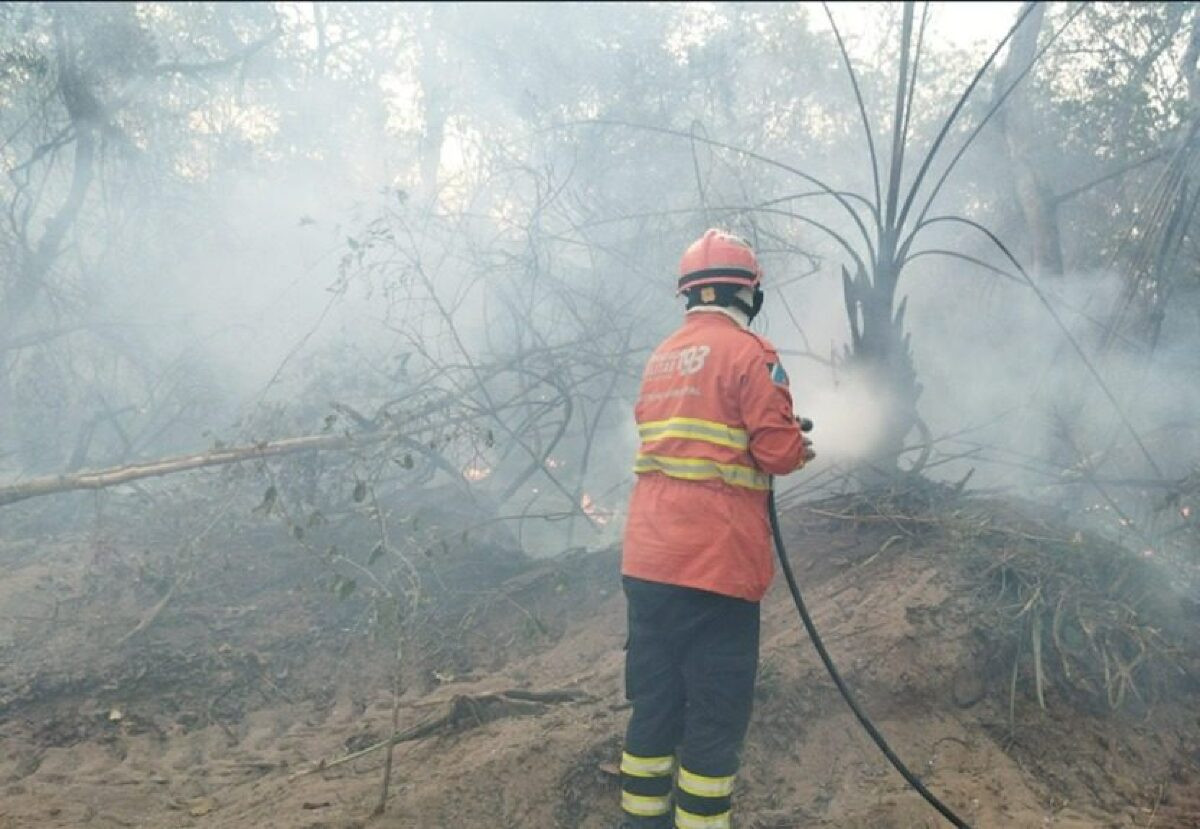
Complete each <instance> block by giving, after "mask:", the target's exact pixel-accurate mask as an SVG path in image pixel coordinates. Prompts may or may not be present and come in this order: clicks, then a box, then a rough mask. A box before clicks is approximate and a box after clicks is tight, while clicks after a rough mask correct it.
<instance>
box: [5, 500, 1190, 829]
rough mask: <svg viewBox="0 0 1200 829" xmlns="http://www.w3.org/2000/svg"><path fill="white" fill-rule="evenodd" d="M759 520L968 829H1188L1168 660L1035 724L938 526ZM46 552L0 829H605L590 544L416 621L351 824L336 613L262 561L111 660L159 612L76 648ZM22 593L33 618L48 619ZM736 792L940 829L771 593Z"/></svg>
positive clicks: (600, 584) (606, 771)
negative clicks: (780, 534)
mask: <svg viewBox="0 0 1200 829" xmlns="http://www.w3.org/2000/svg"><path fill="white" fill-rule="evenodd" d="M785 524H786V534H787V537H788V539H789V544H790V546H791V548H792V550H791V551H792V554H793V558H794V560H795V562H796V569H797V574H798V576H799V578H800V580H801V584H802V586H803V588H804V589H805V591H806V597H807V598H808V600H809V602H810V605H811V607H812V610H813V613H814V616H815V618H816V621H817V624H818V627H819V628H820V629H821V630H822V632H823V634H824V635H825V637H826V639H827V644H828V646H829V648H830V650H831V651H832V653H833V655H834V658H835V660H836V661H837V663H838V665H839V667H840V668H841V670H842V672H843V674H844V676H845V678H846V680H847V681H848V682H849V684H850V685H851V686H852V687H853V688H854V689H856V690H857V692H858V693H859V694H860V696H861V700H862V702H863V703H864V705H865V707H866V708H867V710H868V711H869V712H870V713H871V715H872V716H873V718H874V719H875V721H876V723H877V725H878V726H879V727H880V729H881V730H882V731H883V732H884V734H885V735H887V737H888V738H889V740H890V741H891V743H892V745H893V746H894V747H895V748H896V750H897V752H898V753H899V754H900V755H901V756H902V757H903V758H904V759H905V760H906V762H907V763H908V764H909V765H910V767H911V768H913V769H914V770H915V771H917V772H918V773H919V774H921V775H922V777H923V778H924V779H925V781H926V782H927V783H928V784H929V785H930V787H931V788H932V789H934V791H936V792H937V793H938V794H939V796H941V797H942V798H943V799H944V800H945V801H946V802H947V803H949V804H950V805H951V806H952V807H953V808H954V809H956V810H957V811H958V812H959V813H960V814H961V815H962V816H963V817H964V818H965V819H967V820H968V821H969V822H971V824H972V825H974V826H976V827H1046V826H1053V827H1147V826H1153V827H1156V829H1183V827H1196V826H1200V754H1198V753H1197V749H1196V747H1197V746H1198V745H1200V718H1198V716H1197V713H1196V712H1197V710H1198V708H1197V704H1196V703H1197V689H1196V685H1195V683H1194V680H1193V679H1192V678H1191V677H1192V676H1194V674H1191V675H1190V676H1189V673H1188V672H1190V671H1193V670H1194V662H1191V661H1189V660H1191V659H1192V658H1193V657H1194V654H1192V655H1189V654H1187V653H1182V654H1180V659H1179V662H1178V673H1179V675H1178V677H1177V678H1176V679H1175V680H1172V682H1171V683H1169V684H1168V685H1164V686H1163V687H1162V688H1159V689H1158V690H1157V691H1156V693H1155V695H1154V696H1153V698H1152V699H1151V698H1149V693H1148V690H1147V693H1146V696H1147V697H1148V698H1147V699H1145V700H1142V701H1141V702H1140V703H1138V701H1137V700H1133V702H1132V703H1131V704H1128V705H1125V706H1123V707H1122V708H1121V709H1120V710H1118V711H1116V712H1111V711H1108V710H1106V708H1105V707H1104V706H1094V705H1089V704H1087V701H1086V700H1084V699H1083V698H1081V697H1079V696H1078V695H1077V694H1075V693H1074V692H1073V690H1072V688H1071V686H1069V685H1067V684H1063V685H1061V686H1060V685H1057V684H1055V683H1054V682H1053V681H1052V680H1053V677H1052V676H1050V677H1047V678H1046V680H1045V686H1044V689H1043V691H1044V696H1045V705H1046V707H1045V709H1042V708H1041V706H1040V705H1039V703H1038V701H1037V698H1036V686H1035V684H1034V682H1033V678H1032V676H1031V670H1032V669H1031V667H1030V666H1029V665H1028V661H1027V660H1026V662H1024V663H1022V662H1020V661H1017V662H1016V663H1015V664H1017V666H1018V670H1017V671H1016V672H1015V673H1014V671H1013V665H1014V658H1013V656H1012V654H1009V653H1008V652H1006V651H1005V650H1004V643H1005V640H1004V638H1003V636H1001V635H1000V633H999V632H997V631H995V630H991V629H983V628H982V625H983V623H984V620H990V619H991V618H992V617H991V616H989V615H988V614H987V613H985V612H984V608H983V606H982V605H981V599H980V597H979V594H978V590H977V587H978V585H979V584H986V583H987V582H986V581H980V578H981V576H980V575H979V573H978V572H976V571H975V570H973V569H972V568H971V567H970V566H968V564H967V563H968V560H969V557H968V556H964V554H963V547H962V545H963V544H964V537H963V535H962V533H961V532H958V531H957V530H955V531H951V530H949V529H947V527H946V526H943V525H942V524H940V523H938V522H933V521H928V520H925V521H905V520H901V519H899V518H898V517H894V518H893V520H875V519H872V520H866V518H865V517H864V516H863V515H861V514H860V513H858V512H855V511H853V510H848V509H846V508H844V505H842V506H838V505H824V506H822V507H816V508H807V507H806V508H798V509H795V510H792V511H790V512H789V514H788V516H787V518H786V521H785ZM955 526H957V525H955ZM1030 534H1032V533H1030V532H1026V535H1030ZM973 538H975V537H973ZM968 541H970V539H968ZM975 542H978V538H975ZM46 549H47V547H46V545H42V551H41V552H44V551H45V550H46ZM53 550H54V555H53V557H47V556H46V555H43V554H41V553H39V554H37V555H34V554H32V551H30V550H23V551H22V550H16V549H13V550H12V551H10V555H9V556H8V558H7V559H5V562H7V563H6V564H4V567H5V572H4V573H3V579H2V580H0V585H2V586H0V607H3V608H4V613H5V614H6V617H5V621H4V625H5V626H4V627H3V629H2V633H0V706H2V707H0V827H2V829H16V827H22V829H23V828H24V827H68V826H95V827H109V826H121V827H128V826H139V827H140V826H151V827H187V826H196V827H213V829H215V828H216V827H251V826H253V827H280V828H281V829H282V828H284V827H287V828H288V829H292V828H293V827H311V828H312V829H316V827H328V828H329V829H333V828H334V827H385V826H386V827H480V828H481V829H482V827H489V828H493V827H546V829H549V828H550V827H572V828H574V829H607V827H610V826H612V825H613V824H614V822H615V821H616V820H617V819H618V817H619V814H618V810H617V782H616V779H615V777H614V775H613V769H614V764H615V761H616V759H617V758H618V755H619V751H620V736H621V734H622V731H623V728H624V724H625V721H626V718H627V716H628V710H627V707H626V704H625V701H624V699H623V694H622V677H621V671H622V658H623V654H622V649H621V648H622V644H623V641H624V602H623V599H622V597H621V596H620V593H619V585H618V581H617V578H616V575H615V573H616V566H617V554H616V551H607V552H603V553H595V554H589V555H576V556H571V557H567V558H566V559H563V560H561V561H558V562H554V563H550V564H547V563H540V564H539V563H533V562H525V563H523V564H519V563H518V562H515V560H510V561H508V562H507V564H506V565H505V566H504V567H502V568H500V569H501V570H502V571H503V572H504V574H505V575H504V577H503V578H502V579H493V580H492V581H491V582H489V588H488V589H487V590H486V591H482V592H481V591H476V592H475V593H471V594H470V595H468V594H467V593H464V594H463V596H462V597H460V598H463V603H462V604H461V606H459V607H457V609H455V610H454V612H453V613H451V612H447V613H446V614H444V615H443V616H442V617H441V619H440V621H439V623H438V625H439V627H438V628H437V630H439V631H440V637H439V636H437V635H434V633H436V631H435V630H433V629H432V628H429V629H426V630H425V633H424V636H425V639H424V640H423V641H422V644H421V647H420V648H419V649H418V650H419V654H420V656H419V657H418V656H414V661H415V662H420V664H419V665H416V666H414V667H413V670H412V673H411V675H409V676H408V677H407V679H406V682H405V685H406V691H405V693H404V696H403V698H402V700H401V702H402V704H401V707H400V719H399V723H398V725H399V730H400V732H401V733H402V734H403V735H405V736H406V739H405V740H404V741H403V742H401V743H399V744H398V745H397V746H396V748H395V754H394V767H393V774H392V795H391V799H390V801H389V806H388V810H387V812H386V814H384V815H382V816H373V815H372V810H373V808H374V805H375V803H376V801H377V799H378V791H379V785H380V776H381V775H380V770H381V767H382V760H383V754H384V752H383V751H378V750H376V751H371V752H368V753H366V754H363V755H362V756H360V757H359V758H357V759H354V760H351V761H349V762H340V763H337V764H336V765H333V764H331V763H332V761H337V760H338V759H339V758H344V757H346V756H348V755H351V754H353V753H355V752H359V751H362V750H363V749H367V748H370V747H371V746H373V745H376V744H378V743H379V742H380V741H381V740H383V739H384V738H385V737H386V736H387V735H389V734H391V733H392V720H391V717H392V697H391V693H390V691H389V686H388V683H387V677H386V670H385V669H384V668H382V667H381V666H380V665H379V664H378V662H379V660H378V656H379V652H378V650H374V649H372V648H371V647H370V646H368V645H367V644H364V643H363V642H362V637H361V636H359V635H357V634H355V632H354V630H353V628H352V626H351V627H350V629H349V630H346V629H345V628H346V625H344V624H343V622H344V621H345V619H344V618H343V616H344V615H345V614H346V613H347V612H348V611H347V609H346V608H345V607H335V608H333V609H332V610H331V609H330V606H329V602H328V600H327V597H320V596H310V595H308V594H307V593H305V592H304V591H303V590H302V589H301V588H300V587H299V586H297V585H292V586H290V587H289V586H287V585H286V584H281V583H280V582H279V581H278V573H279V572H280V571H281V570H280V568H279V567H276V568H272V567H270V566H268V564H269V562H268V561H266V560H264V561H263V563H262V564H261V566H262V567H263V568H264V570H265V571H267V574H265V575H264V577H263V579H262V581H261V584H258V585H256V586H247V585H245V584H242V585H241V587H240V588H239V589H240V591H241V592H240V593H239V592H238V590H235V589H234V582H230V584H229V585H228V589H227V590H226V591H224V592H221V591H218V595H222V596H223V602H214V601H212V600H211V599H206V600H203V601H202V600H201V599H200V598H198V597H196V596H193V597H192V598H191V599H190V600H188V601H183V602H180V603H179V604H178V606H177V607H173V608H172V609H169V610H167V609H164V610H163V611H162V613H161V615H160V617H159V618H157V619H156V620H155V623H154V624H153V625H152V626H150V627H148V628H147V629H146V630H145V631H144V632H142V633H141V634H139V635H138V636H136V637H133V638H132V639H130V640H127V641H126V642H124V643H122V644H120V645H119V646H114V645H113V642H114V641H119V639H120V637H121V636H123V635H124V634H125V633H127V632H128V630H129V629H130V621H133V622H134V623H136V622H137V620H138V619H140V618H143V616H144V614H145V612H146V609H147V608H152V607H153V605H154V601H153V600H152V599H153V597H154V596H156V595H159V596H160V595H161V593H156V592H154V591H149V592H148V593H146V594H145V595H140V596H139V595H130V597H129V601H130V603H131V604H130V607H129V608H128V612H127V614H126V616H125V617H124V622H123V623H121V624H114V626H113V629H112V630H104V629H100V632H99V633H97V631H96V628H95V626H89V625H88V622H87V620H88V619H89V618H92V619H94V620H99V619H100V618H102V617H104V618H108V617H105V616H104V614H102V613H101V611H102V609H103V608H102V607H101V606H98V605H96V604H95V602H96V601H99V600H101V599H103V598H104V597H105V596H107V597H108V600H109V601H112V600H113V597H114V596H115V595H116V594H108V593H105V591H104V590H94V589H89V588H88V587H87V585H86V579H85V578H84V577H83V575H81V574H85V573H87V572H92V570H90V569H89V568H93V565H94V561H93V560H92V559H93V558H94V555H95V552H94V550H91V549H89V545H88V544H87V543H83V542H78V543H68V542H67V541H65V540H60V541H59V542H56V543H55V545H53ZM976 552H986V553H988V554H989V555H990V554H993V553H994V552H995V551H994V550H976ZM518 564H519V566H518ZM280 566H281V567H282V565H280ZM93 569H94V568H93ZM491 572H492V573H493V575H494V573H495V572H499V571H491ZM243 581H244V580H243ZM39 584H40V585H42V587H41V588H39V587H38V585H39ZM72 591H74V592H72ZM122 595H124V594H122ZM35 596H41V597H42V598H40V599H38V600H36V601H35V600H34V598H31V597H35ZM46 596H50V597H54V596H57V597H58V599H59V602H58V606H59V607H60V610H59V616H58V617H57V621H56V622H55V623H54V624H49V623H47V622H46V621H45V614H46V612H47V608H48V607H49V608H53V607H54V606H55V602H54V601H48V600H46V599H45V597H46ZM67 596H74V597H75V598H76V600H77V601H76V602H75V604H74V605H71V606H70V607H66V605H68V604H70V603H69V602H66V603H65V599H64V597H67ZM89 602H91V603H89ZM64 607H66V609H61V608H64ZM248 607H253V608H254V610H252V611H251V610H247V609H246V608H248ZM217 608H225V610H223V611H221V613H223V614H224V617H222V616H221V615H220V614H218V613H217ZM239 612H240V614H241V615H239ZM350 615H351V616H352V614H350ZM222 618H224V620H225V621H222ZM37 619H41V620H42V621H40V622H39V621H31V620H37ZM1183 621H1185V622H1186V621H1187V620H1183ZM1191 623H1192V624H1193V625H1194V623H1195V620H1191ZM988 624H989V625H991V622H990V621H989V622H988ZM339 625H340V626H339ZM101 634H103V635H101ZM105 642H107V646H105V645H104V643H105ZM164 660H165V661H164ZM1047 661H1048V660H1047ZM71 665H75V666H76V667H75V668H74V669H71V668H70V667H69V666H71ZM1014 677H1015V679H1014ZM1142 685H1143V686H1144V687H1146V688H1147V689H1148V688H1149V686H1148V685H1146V684H1145V683H1142ZM1014 688H1015V693H1014V692H1013V689H1014ZM1134 703H1137V704H1134ZM323 760H324V761H325V762H326V763H327V765H326V766H325V767H324V768H321V767H320V765H319V764H320V763H321V762H322V761H323ZM740 780H741V783H740V788H739V793H738V795H737V810H738V813H739V815H740V819H741V824H740V825H741V826H743V827H758V828H759V829H788V828H790V827H847V828H849V829H853V827H862V829H867V828H868V827H870V829H886V828H887V827H896V828H897V829H900V828H901V827H903V828H904V829H909V827H925V826H929V827H934V826H940V825H944V824H942V822H941V821H940V819H939V818H937V816H936V814H935V813H934V812H933V811H932V810H931V809H930V808H929V807H928V806H927V805H925V804H924V802H923V801H921V800H920V799H919V797H918V796H917V795H915V794H914V793H913V792H911V791H910V790H909V789H908V788H907V787H906V786H905V784H904V782H903V780H902V779H901V778H900V777H899V776H898V775H897V774H896V773H895V772H893V771H892V770H891V769H890V767H889V766H888V765H887V764H886V761H885V760H884V759H883V757H882V756H881V755H880V754H879V752H878V751H877V750H876V749H875V747H874V746H873V744H871V743H870V741H869V739H868V738H867V736H866V735H865V734H864V733H863V732H862V730H861V729H860V728H859V726H858V725H857V723H856V722H855V721H854V719H853V717H852V715H851V714H850V713H849V711H848V710H847V709H846V707H845V705H844V704H843V702H842V701H841V699H840V697H839V696H838V695H837V693H836V691H835V690H834V688H833V686H832V684H831V683H830V682H829V681H828V678H827V677H826V676H825V675H824V669H823V668H822V667H821V666H820V664H819V662H818V661H817V659H816V656H815V653H814V652H813V650H812V648H811V646H810V645H809V644H808V643H807V641H805V640H804V638H803V635H802V631H801V630H800V628H799V624H798V621H797V620H796V618H795V611H794V609H793V608H792V606H791V603H790V599H789V597H788V596H787V595H786V592H785V591H784V590H783V589H782V585H781V584H777V585H776V588H775V589H774V590H773V592H772V593H771V595H770V596H769V597H768V599H767V602H766V612H765V618H764V644H763V659H762V666H761V674H760V680H759V684H758V698H757V701H756V710H755V717H754V722H753V725H752V728H751V732H750V735H749V739H748V742H747V747H746V754H745V762H744V770H743V773H742V775H741V778H740Z"/></svg>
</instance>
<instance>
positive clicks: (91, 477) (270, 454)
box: [0, 432, 396, 507]
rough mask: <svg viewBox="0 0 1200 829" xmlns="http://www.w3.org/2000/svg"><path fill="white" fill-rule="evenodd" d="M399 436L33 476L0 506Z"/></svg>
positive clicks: (299, 443) (0, 494)
mask: <svg viewBox="0 0 1200 829" xmlns="http://www.w3.org/2000/svg"><path fill="white" fill-rule="evenodd" d="M392 437H396V433H394V432H368V433H365V434H356V435H346V434H338V435H305V436H303V437H295V438H285V439H283V440H275V441H262V442H260V443H256V444H254V445H252V446H234V447H222V448H218V449H210V450H208V451H207V452H199V453H195V454H190V455H176V456H174V457H169V458H161V459H159V460H156V461H148V462H146V463H135V464H129V465H127V466H114V467H110V468H108V469H91V470H84V471H82V472H72V473H70V474H65V475H48V476H46V477H42V478H31V479H30V480H28V481H22V482H21V483H16V484H9V485H7V486H0V507H3V506H7V505H8V504H13V503H16V502H17V501H24V500H26V499H28V498H38V497H41V496H43V495H53V494H55V493H59V492H72V491H75V490H80V489H105V488H106V487H111V486H117V485H118V484H127V483H129V482H130V481H138V480H141V479H143V478H157V477H161V476H163V475H173V474H175V473H176V472H187V471H188V470H192V469H203V468H204V467H208V466H222V465H225V464H231V463H241V462H243V461H253V460H260V459H262V458H275V457H279V456H281V455H294V454H297V453H300V452H328V451H338V450H346V449H349V448H351V447H353V446H365V445H368V444H372V443H379V442H380V441H383V440H387V439H388V438H392Z"/></svg>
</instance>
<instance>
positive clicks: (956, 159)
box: [914, 4, 1084, 225]
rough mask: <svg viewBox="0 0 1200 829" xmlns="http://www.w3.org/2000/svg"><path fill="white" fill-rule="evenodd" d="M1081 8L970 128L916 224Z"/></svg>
mask: <svg viewBox="0 0 1200 829" xmlns="http://www.w3.org/2000/svg"><path fill="white" fill-rule="evenodd" d="M1030 8H1032V4H1031V5H1030ZM1083 8H1084V6H1083V4H1080V5H1078V6H1076V7H1075V10H1074V11H1073V12H1071V13H1070V14H1069V15H1067V19H1066V20H1065V21H1064V22H1063V24H1062V25H1061V26H1059V27H1058V29H1057V30H1055V32H1054V33H1053V34H1052V35H1051V36H1050V38H1049V39H1048V40H1047V41H1046V44H1045V45H1044V46H1042V48H1041V49H1039V50H1038V52H1037V54H1036V55H1034V56H1033V60H1031V61H1029V65H1028V66H1026V67H1025V68H1024V69H1023V70H1022V71H1021V72H1020V73H1019V74H1018V75H1017V77H1016V78H1014V79H1013V82H1012V83H1011V84H1009V85H1008V88H1007V89H1005V90H1004V93H1003V94H1002V95H1000V97H999V98H997V99H996V102H995V103H993V104H992V106H991V108H990V109H989V110H988V111H987V114H986V115H984V116H983V118H982V119H981V120H980V121H979V123H978V124H976V125H975V129H973V130H971V134H970V135H968V136H967V139H966V141H964V142H963V144H962V146H961V147H959V148H958V152H956V153H955V154H954V158H952V159H950V163H949V164H948V165H946V169H945V170H944V171H942V175H941V176H940V177H939V178H938V181H937V184H935V185H934V187H933V190H932V191H930V193H929V198H928V199H926V200H925V206H924V207H923V208H921V215H920V216H918V217H917V224H918V225H919V224H920V223H921V220H922V219H924V218H925V215H926V214H927V213H928V212H929V209H930V208H931V207H933V200H934V199H936V198H937V195H938V193H939V192H941V189H942V187H943V186H944V185H945V183H946V179H948V178H949V177H950V173H952V172H953V171H954V168H955V167H956V166H957V165H958V162H959V159H961V158H962V157H963V154H964V153H966V151H967V150H968V149H970V147H971V145H972V144H974V143H975V139H976V138H977V137H978V136H979V133H980V132H982V131H983V128H984V127H985V126H987V124H988V122H989V121H991V120H992V116H994V115H995V114H996V113H997V112H999V111H1000V107H1002V106H1004V102H1005V101H1007V100H1008V98H1009V96H1010V95H1012V94H1013V92H1015V91H1016V89H1017V87H1018V86H1019V85H1020V83H1021V81H1023V80H1024V79H1025V76H1026V75H1028V74H1029V73H1030V72H1031V71H1032V70H1033V67H1034V66H1036V65H1037V62H1038V61H1039V60H1041V58H1042V55H1044V54H1046V52H1047V50H1049V48H1050V47H1051V46H1053V45H1054V43H1055V41H1057V40H1058V38H1059V35H1061V34H1062V33H1063V32H1064V31H1065V30H1066V28H1067V27H1068V26H1070V25H1071V23H1072V22H1074V20H1075V18H1076V17H1078V16H1079V13H1080V12H1081V11H1083ZM1022 19H1024V18H1022ZM914 193H915V191H914Z"/></svg>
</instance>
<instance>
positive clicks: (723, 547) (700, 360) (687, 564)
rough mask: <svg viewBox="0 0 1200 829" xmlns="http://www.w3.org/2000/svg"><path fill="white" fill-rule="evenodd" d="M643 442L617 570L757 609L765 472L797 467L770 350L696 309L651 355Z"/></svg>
mask: <svg viewBox="0 0 1200 829" xmlns="http://www.w3.org/2000/svg"><path fill="white" fill-rule="evenodd" d="M634 416H635V418H636V419H637V424H638V434H639V436H640V438H641V445H640V446H639V448H638V453H637V459H636V461H635V463H634V471H635V472H636V473H637V483H636V484H635V485H634V488H633V497H632V499H631V501H630V505H629V518H628V521H627V522H626V525H625V541H624V549H623V556H622V564H621V572H622V573H623V574H624V575H627V576H633V577H634V578H639V579H646V580H647V581H656V582H665V583H667V584H678V585H682V586H684V587H694V588H698V589H701V590H708V591H711V592H714V593H721V594H724V595H727V596H735V597H737V598H740V599H747V600H749V601H758V600H759V599H761V598H762V596H763V594H764V593H766V591H767V587H768V586H769V585H770V583H771V577H772V575H773V573H774V563H773V559H772V557H771V533H770V528H769V526H768V523H767V491H768V488H769V481H770V479H769V477H768V476H769V475H785V474H787V473H789V472H792V471H793V470H796V469H799V468H800V467H801V466H803V465H804V451H805V450H804V437H803V435H802V434H801V432H800V427H799V426H798V425H797V423H796V420H795V417H794V416H793V413H792V395H791V392H790V391H789V389H788V380H787V374H786V373H785V372H784V371H783V367H782V366H781V365H780V364H779V356H778V355H777V354H776V353H775V349H774V347H773V346H772V345H771V344H770V343H769V342H768V341H767V340H766V339H765V338H764V337H760V336H759V335H757V334H754V333H753V332H750V331H747V330H745V329H743V328H742V327H741V326H739V325H738V324H737V323H736V322H735V321H734V320H732V319H731V318H730V317H728V316H726V315H725V314H723V313H716V312H698V313H697V312H694V313H690V314H688V315H687V318H686V319H685V321H684V324H683V326H682V327H681V328H680V329H679V330H678V331H676V332H675V333H674V334H672V335H671V336H670V337H668V338H667V339H666V340H665V341H664V342H663V343H662V344H661V345H660V346H659V347H658V348H657V349H655V351H654V354H653V355H652V356H651V357H650V360H649V362H648V363H647V364H646V369H645V371H644V372H643V374H642V387H641V393H640V394H639V397H638V401H637V404H636V405H635V406H634Z"/></svg>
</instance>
